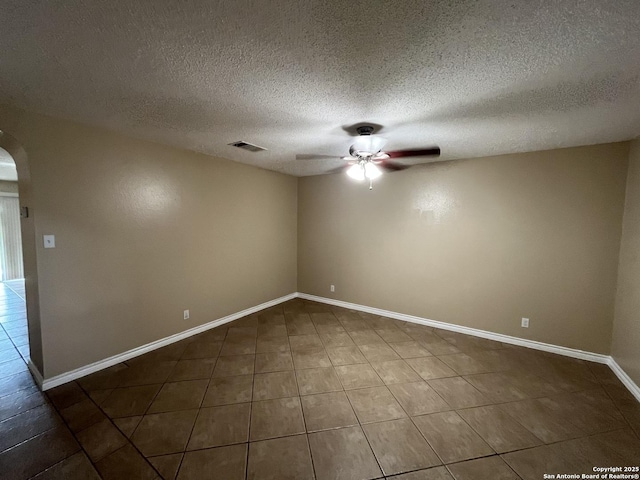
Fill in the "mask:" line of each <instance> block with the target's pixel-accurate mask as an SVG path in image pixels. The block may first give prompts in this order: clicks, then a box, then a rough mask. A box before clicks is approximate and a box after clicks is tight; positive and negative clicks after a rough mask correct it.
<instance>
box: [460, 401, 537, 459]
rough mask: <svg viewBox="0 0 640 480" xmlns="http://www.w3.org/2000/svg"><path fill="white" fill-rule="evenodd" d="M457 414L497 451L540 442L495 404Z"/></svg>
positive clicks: (521, 447)
mask: <svg viewBox="0 0 640 480" xmlns="http://www.w3.org/2000/svg"><path fill="white" fill-rule="evenodd" d="M458 414H459V415H460V416H461V417H462V418H464V419H465V421H466V422H467V423H468V424H469V425H470V426H471V428H473V429H474V430H475V431H476V432H477V433H478V434H479V435H480V436H481V437H482V438H483V439H484V440H485V441H486V442H487V443H488V444H489V445H490V446H491V447H492V448H493V449H494V450H495V451H496V452H498V453H505V452H510V451H513V450H521V449H523V448H530V447H536V446H538V445H541V444H542V442H541V441H540V439H538V438H537V437H536V436H535V435H533V434H532V433H531V432H530V431H529V430H527V429H526V428H524V427H523V426H522V425H520V424H519V423H518V422H516V421H515V420H514V419H513V418H511V416H509V415H508V414H507V413H506V412H504V411H503V410H502V409H501V408H500V407H499V406H497V405H490V406H486V407H476V408H469V409H466V410H459V411H458Z"/></svg>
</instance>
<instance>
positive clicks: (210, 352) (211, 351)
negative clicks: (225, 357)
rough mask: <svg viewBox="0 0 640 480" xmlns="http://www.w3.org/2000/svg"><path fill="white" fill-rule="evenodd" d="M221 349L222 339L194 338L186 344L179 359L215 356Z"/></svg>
mask: <svg viewBox="0 0 640 480" xmlns="http://www.w3.org/2000/svg"><path fill="white" fill-rule="evenodd" d="M221 349H222V341H219V340H218V341H201V340H196V341H195V342H192V343H190V344H189V345H188V346H187V348H186V349H185V351H184V352H183V354H182V357H180V359H181V360H188V359H194V358H216V357H217V356H218V355H219V354H220V350H221Z"/></svg>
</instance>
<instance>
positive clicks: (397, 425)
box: [362, 418, 441, 475]
mask: <svg viewBox="0 0 640 480" xmlns="http://www.w3.org/2000/svg"><path fill="white" fill-rule="evenodd" d="M362 428H363V430H364V433H365V435H366V436H367V439H368V440H369V444H370V445H371V448H372V449H373V453H374V454H375V456H376V458H377V459H378V463H379V464H380V466H381V467H382V471H383V472H384V474H385V475H393V474H396V473H403V472H410V471H412V470H418V469H421V468H428V467H433V466H436V465H440V464H441V462H440V460H439V459H438V456H437V455H436V454H435V453H434V451H433V450H432V449H431V447H430V446H429V445H428V444H427V442H426V441H425V440H424V438H423V437H422V435H420V432H419V431H418V429H417V428H416V427H415V426H414V425H413V422H412V421H411V420H410V419H408V418H404V419H400V420H392V421H389V422H381V423H371V424H368V425H364V426H363V427H362Z"/></svg>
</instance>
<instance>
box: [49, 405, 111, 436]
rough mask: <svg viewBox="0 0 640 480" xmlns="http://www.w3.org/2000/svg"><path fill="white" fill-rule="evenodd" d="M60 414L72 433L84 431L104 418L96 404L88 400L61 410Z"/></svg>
mask: <svg viewBox="0 0 640 480" xmlns="http://www.w3.org/2000/svg"><path fill="white" fill-rule="evenodd" d="M60 414H61V415H62V418H64V421H65V422H66V423H67V425H68V426H69V428H70V429H71V431H72V432H79V431H80V430H84V429H85V428H87V427H90V426H91V425H93V424H95V423H98V422H100V421H102V420H104V419H105V418H106V417H105V415H104V413H102V411H100V409H99V408H98V407H97V406H96V404H95V403H94V402H93V401H91V400H89V399H88V398H87V399H86V400H83V401H81V402H78V403H74V404H73V405H71V406H69V407H67V408H63V409H62V410H60Z"/></svg>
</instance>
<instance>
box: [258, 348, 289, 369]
mask: <svg viewBox="0 0 640 480" xmlns="http://www.w3.org/2000/svg"><path fill="white" fill-rule="evenodd" d="M285 370H293V358H292V357H291V352H270V353H259V354H257V355H256V370H255V372H256V373H267V372H282V371H285Z"/></svg>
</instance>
